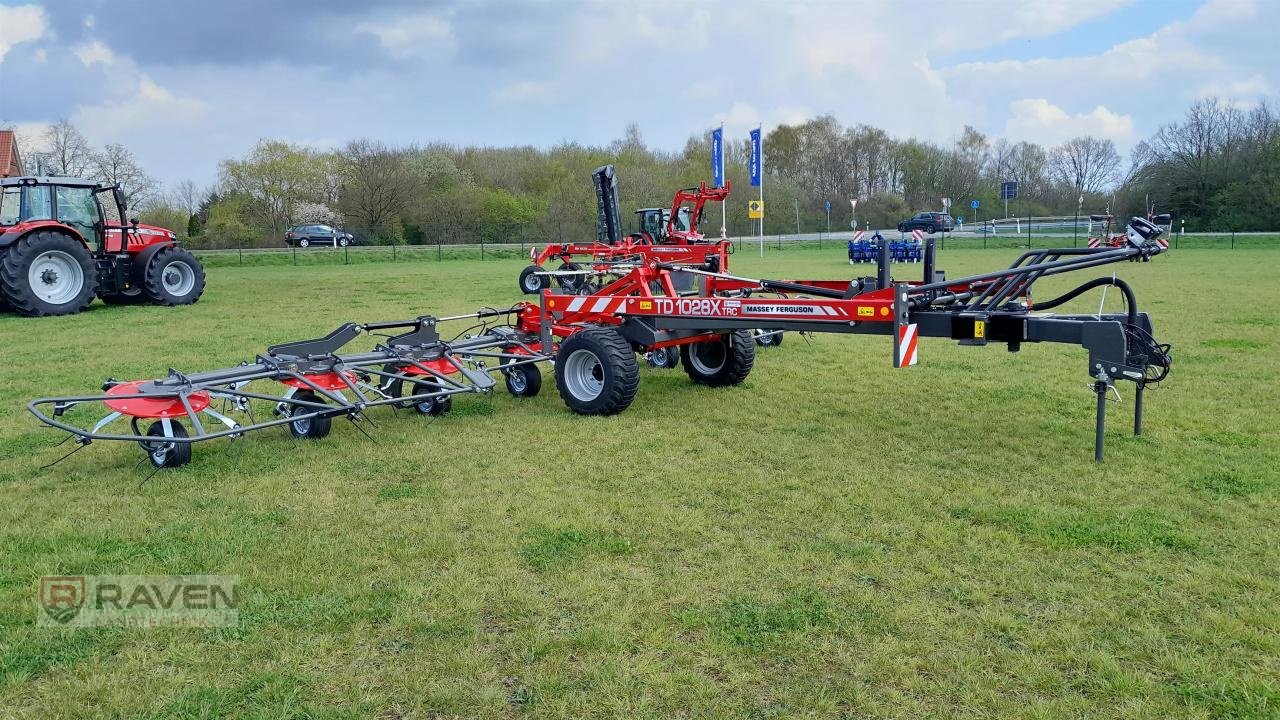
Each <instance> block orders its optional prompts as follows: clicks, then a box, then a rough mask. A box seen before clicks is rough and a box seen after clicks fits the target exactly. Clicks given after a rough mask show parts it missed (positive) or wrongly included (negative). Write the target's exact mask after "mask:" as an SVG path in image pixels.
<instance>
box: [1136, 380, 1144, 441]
mask: <svg viewBox="0 0 1280 720" xmlns="http://www.w3.org/2000/svg"><path fill="white" fill-rule="evenodd" d="M1146 387H1147V384H1146V383H1144V382H1141V381H1139V382H1138V390H1137V392H1136V393H1135V394H1134V395H1135V396H1134V399H1133V434H1134V436H1138V435H1141V434H1142V391H1143V390H1145V389H1146Z"/></svg>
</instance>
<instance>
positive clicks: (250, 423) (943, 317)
mask: <svg viewBox="0 0 1280 720" xmlns="http://www.w3.org/2000/svg"><path fill="white" fill-rule="evenodd" d="M615 225H616V223H615ZM1162 232H1163V231H1162V230H1161V229H1160V228H1158V227H1156V226H1155V225H1153V224H1152V223H1150V222H1148V221H1146V220H1143V219H1141V218H1134V219H1133V220H1132V222H1130V224H1129V226H1128V233H1127V238H1128V241H1127V244H1126V245H1125V246H1124V247H1121V248H1048V249H1039V250H1028V251H1026V252H1024V253H1023V254H1022V255H1021V256H1019V257H1018V259H1017V260H1016V261H1015V262H1014V263H1013V264H1012V265H1010V266H1009V267H1007V268H1004V269H1000V270H996V271H993V272H988V273H983V274H980V275H972V276H969V277H964V278H958V279H954V280H948V279H946V278H945V274H944V273H943V272H941V271H938V270H935V267H934V264H935V263H934V258H935V249H934V242H933V240H932V239H929V240H928V241H927V243H926V246H925V257H924V261H923V263H922V267H923V271H924V277H923V279H922V280H920V281H900V280H894V279H892V278H891V277H890V275H889V270H890V264H889V253H888V252H886V251H885V248H883V247H882V248H881V252H880V253H879V258H880V260H879V263H878V268H877V270H878V272H877V275H876V276H874V277H859V278H854V279H852V280H849V281H843V280H841V281H833V280H764V279H753V278H746V277H739V276H735V275H730V274H728V273H726V272H725V271H724V269H723V268H722V267H721V266H720V264H719V262H718V261H713V257H712V256H708V257H706V258H704V259H703V260H701V261H698V262H689V263H684V262H668V261H665V260H662V259H659V258H655V257H652V256H635V257H633V258H632V259H629V260H627V261H625V262H624V261H623V260H622V259H618V260H617V261H611V262H610V267H609V272H608V274H609V275H612V276H613V277H614V278H615V279H613V280H612V281H610V282H608V284H606V285H604V286H602V287H599V288H597V289H595V290H594V291H592V292H591V293H590V294H587V295H583V294H579V293H572V292H567V291H566V292H560V293H555V292H551V291H550V290H544V291H543V292H542V294H541V295H540V296H539V301H538V303H536V304H534V303H528V302H521V303H517V304H516V305H513V306H511V307H509V308H506V309H502V310H495V309H489V308H486V309H482V310H480V311H478V312H476V313H472V314H469V315H464V316H457V317H452V318H434V317H431V316H425V315H424V316H420V317H418V318H416V319H413V320H405V321H397V322H375V323H364V324H359V325H357V324H353V323H348V324H346V325H343V326H341V327H339V328H337V329H336V330H334V331H333V332H332V333H330V334H329V335H327V336H325V337H323V338H317V339H314V340H303V341H299V342H292V343H286V344H282V345H275V346H272V347H270V348H268V349H267V351H266V352H265V353H263V354H260V355H258V356H257V357H256V358H254V359H253V360H252V361H246V362H244V363H241V364H240V365H237V366H235V367H230V368H225V369H221V370H212V371H207V372H198V373H189V374H188V373H183V372H179V371H177V370H173V369H171V370H170V371H169V373H168V375H167V376H165V377H163V378H160V379H156V380H145V381H132V382H120V381H117V380H114V379H110V380H108V381H107V382H106V383H105V384H104V385H103V391H104V392H103V393H102V394H97V395H82V396H73V397H50V398H40V399H37V400H33V401H31V402H30V403H29V404H28V409H29V410H30V411H31V412H32V413H33V414H34V415H35V417H36V418H38V419H39V421H40V422H42V423H44V424H46V425H49V426H51V427H54V428H58V429H61V430H63V431H65V432H67V433H69V435H70V438H71V439H74V440H75V442H76V443H77V448H76V449H77V450H78V449H79V448H80V447H83V446H85V445H88V444H89V443H91V442H93V441H95V440H114V441H125V442H136V443H138V444H139V445H140V446H141V447H142V449H143V450H144V452H145V453H146V455H147V457H148V458H149V459H150V461H151V463H152V464H153V465H154V466H156V467H157V468H159V467H173V466H177V465H182V464H184V463H186V462H188V461H189V460H190V459H191V444H192V443H195V442H199V441H204V440H212V439H215V438H229V439H232V440H234V439H237V438H240V437H243V436H244V435H245V434H247V433H249V432H252V431H257V430H262V429H266V428H270V427H277V426H287V427H288V429H289V432H290V433H291V434H292V435H293V436H294V437H297V438H319V437H323V436H324V435H326V434H327V433H328V432H329V429H330V426H331V423H332V420H333V418H347V419H348V420H351V421H353V422H358V421H360V420H363V419H365V418H366V413H367V412H368V411H369V410H371V409H374V408H377V407H384V406H390V407H401V408H406V409H412V410H413V411H416V412H417V413H420V414H424V415H432V416H436V415H441V414H444V413H446V412H448V410H449V409H450V407H451V405H452V399H453V396H455V395H459V394H466V393H480V394H486V393H489V392H490V391H492V389H493V388H494V387H496V386H497V377H496V376H497V375H502V376H504V378H505V384H506V388H507V390H508V392H510V393H511V394H512V395H516V396H520V397H532V396H534V395H537V394H538V392H539V391H540V389H541V386H542V373H541V371H540V370H539V368H538V365H539V364H540V363H551V364H552V365H554V368H555V381H556V386H557V390H558V391H559V394H560V397H561V399H562V400H563V401H564V403H565V405H566V406H568V408H569V409H570V410H571V411H573V412H575V413H578V414H581V415H612V414H616V413H620V412H622V411H624V410H626V409H627V407H628V406H630V405H631V403H632V401H633V400H634V399H635V396H636V392H637V390H638V388H639V384H640V372H639V363H638V361H637V353H651V352H656V351H659V350H666V351H672V350H674V351H675V352H678V353H679V356H680V359H681V364H682V365H683V366H684V370H685V372H686V374H688V376H689V378H690V380H692V381H693V382H695V383H698V384H702V385H708V386H717V387H719V386H731V385H737V384H739V383H741V382H742V381H743V380H744V379H745V378H746V377H747V376H748V374H749V373H750V372H751V370H752V367H753V365H754V363H755V360H756V352H755V343H754V341H753V338H752V335H751V332H752V330H753V329H754V328H758V327H771V328H778V329H779V330H795V331H801V332H811V333H841V334H855V335H887V336H889V337H891V338H892V339H893V364H894V366H895V367H906V366H909V365H914V364H916V361H917V347H918V341H919V338H921V337H935V338H946V339H950V340H954V341H957V342H958V343H960V344H961V345H972V346H983V345H988V344H1002V345H1005V346H1006V347H1008V349H1009V350H1010V351H1017V350H1019V349H1021V348H1022V347H1023V345H1025V344H1027V343H1066V344H1072V345H1079V346H1081V347H1083V348H1084V349H1085V350H1086V351H1087V352H1088V365H1087V373H1088V375H1089V377H1090V378H1091V379H1092V381H1093V390H1094V393H1095V395H1096V398H1097V423H1096V434H1095V458H1096V459H1097V461H1099V462H1101V460H1102V449H1103V430H1104V422H1105V410H1106V401H1107V396H1108V394H1109V393H1114V392H1115V384H1116V383H1117V382H1119V381H1129V382H1132V383H1134V384H1135V386H1136V388H1137V391H1136V396H1135V410H1134V433H1135V434H1141V432H1142V402H1143V392H1144V390H1145V388H1146V386H1147V385H1151V384H1154V383H1158V382H1160V381H1162V380H1163V379H1164V378H1165V377H1166V376H1167V375H1168V372H1169V368H1170V366H1171V364H1172V357H1171V354H1170V348H1169V346H1168V345H1164V344H1160V343H1158V342H1157V341H1156V340H1155V338H1154V337H1153V328H1152V324H1151V321H1150V319H1149V317H1148V316H1147V314H1146V313H1143V312H1139V311H1138V306H1137V300H1136V297H1135V296H1134V293H1133V290H1132V289H1131V288H1130V287H1129V285H1128V284H1127V283H1125V282H1124V281H1123V280H1119V279H1117V278H1115V277H1114V275H1112V276H1109V277H1100V278H1097V279H1094V280H1090V281H1088V282H1085V283H1083V284H1081V285H1079V286H1077V287H1076V288H1074V289H1073V290H1071V291H1069V292H1067V293H1065V294H1063V295H1060V296H1058V297H1056V298H1052V299H1049V300H1043V301H1038V302H1036V303H1034V305H1033V303H1032V301H1031V289H1032V286H1033V285H1034V284H1035V283H1036V282H1037V281H1039V280H1040V279H1042V278H1045V277H1051V276H1054V275H1060V274H1062V273H1066V272H1073V271H1078V270H1083V269H1087V268H1092V267H1098V266H1103V265H1108V264H1112V263H1118V262H1146V261H1149V260H1150V259H1151V258H1152V257H1154V256H1156V255H1158V254H1160V253H1161V252H1164V250H1165V246H1164V245H1163V244H1162V243H1160V242H1159V241H1160V239H1161V235H1162ZM689 277H693V278H696V279H697V283H696V287H694V288H691V289H689V290H683V289H681V287H680V283H679V280H680V279H681V278H689ZM1104 286H1114V287H1116V288H1118V289H1119V290H1120V291H1121V292H1122V293H1123V295H1124V298H1125V304H1126V309H1125V312H1123V313H1108V314H1102V313H1099V314H1089V315H1072V314H1066V315H1057V314H1053V313H1049V312H1043V311H1047V310H1052V309H1053V308H1055V307H1058V306H1060V305H1063V304H1065V303H1067V302H1068V301H1070V300H1072V299H1074V298H1076V297H1078V296H1080V295H1081V294H1083V293H1085V292H1088V291H1090V290H1093V289H1095V288H1100V287H1104ZM499 318H505V319H506V322H505V323H501V324H496V325H495V324H491V323H493V322H496V321H497V319H499ZM447 321H466V322H468V323H470V324H471V325H470V327H469V328H468V329H467V330H464V331H463V332H462V333H458V334H457V335H455V336H454V337H453V339H444V338H443V337H442V336H441V335H440V333H439V330H438V327H439V324H440V323H444V322H447ZM389 329H400V330H402V331H403V332H400V333H399V334H397V335H393V336H390V337H387V336H385V335H382V332H383V331H385V330H389ZM362 335H369V336H376V337H380V338H382V339H380V340H377V341H376V342H375V344H374V346H373V347H372V348H371V349H368V350H364V351H359V350H357V351H355V352H343V351H344V350H346V348H347V347H348V346H349V345H350V344H351V343H352V342H354V341H355V340H356V339H357V338H359V337H361V336H362ZM80 408H99V409H100V410H99V412H100V411H101V409H105V410H106V411H107V412H106V414H105V415H101V416H97V415H96V414H95V415H94V416H88V417H87V416H85V414H84V413H83V412H82V411H81V410H80ZM260 415H261V419H259V416H260ZM941 421H943V422H945V419H944V420H941ZM123 423H127V430H126V429H124V428H120V427H119V426H120V425H121V424H123ZM140 423H146V424H147V427H145V428H143V427H142V426H141V424H140ZM205 423H211V428H210V427H206V425H205ZM72 452H75V450H73V451H72ZM69 454H70V453H69Z"/></svg>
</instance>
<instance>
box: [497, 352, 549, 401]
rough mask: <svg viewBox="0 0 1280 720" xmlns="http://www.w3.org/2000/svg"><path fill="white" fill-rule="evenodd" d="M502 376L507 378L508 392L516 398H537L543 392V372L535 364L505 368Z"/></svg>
mask: <svg viewBox="0 0 1280 720" xmlns="http://www.w3.org/2000/svg"><path fill="white" fill-rule="evenodd" d="M507 362H508V363H510V362H515V361H514V360H508V361H507ZM502 374H503V375H506V376H507V392H509V393H511V394H512V395H513V396H514V397H537V396H538V393H539V392H541V391H542V371H541V370H539V369H538V366H537V365H536V364H534V363H527V364H525V365H514V366H512V367H508V368H503V369H502Z"/></svg>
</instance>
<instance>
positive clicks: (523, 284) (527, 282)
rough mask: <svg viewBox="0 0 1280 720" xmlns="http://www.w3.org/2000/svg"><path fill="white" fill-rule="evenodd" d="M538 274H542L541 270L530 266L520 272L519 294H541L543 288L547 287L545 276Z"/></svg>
mask: <svg viewBox="0 0 1280 720" xmlns="http://www.w3.org/2000/svg"><path fill="white" fill-rule="evenodd" d="M540 272H542V268H540V267H538V266H537V265H530V266H529V267H527V268H525V269H523V270H521V271H520V292H523V293H524V294H525V295H537V294H538V293H540V292H542V290H543V288H545V287H547V278H546V276H545V275H538V273H540Z"/></svg>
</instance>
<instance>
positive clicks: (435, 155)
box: [24, 99, 1280, 247]
mask: <svg viewBox="0 0 1280 720" xmlns="http://www.w3.org/2000/svg"><path fill="white" fill-rule="evenodd" d="M710 134H711V131H710V130H709V129H708V130H706V131H705V132H703V133H701V134H698V135H695V136H692V137H690V138H689V139H688V141H687V142H686V143H685V146H684V148H683V149H682V150H680V151H677V152H666V151H662V150H657V149H653V148H650V147H648V146H647V145H646V143H645V142H644V139H643V137H642V135H641V133H640V130H639V128H638V127H637V126H636V125H635V124H632V125H630V126H628V127H627V128H626V131H625V133H624V136H623V137H622V138H620V139H618V140H616V141H614V142H612V143H610V144H609V145H608V146H605V147H592V146H585V145H579V144H575V143H567V144H563V145H559V146H556V147H552V148H549V149H539V148H535V147H530V146H517V147H474V146H467V147H463V146H457V145H451V144H447V143H429V144H424V145H412V146H401V147H396V146H391V145H387V144H385V143H383V142H380V141H378V140H373V139H356V140H352V141H350V142H348V143H347V144H345V145H344V146H342V147H340V148H336V149H333V150H316V149H313V148H308V147H304V146H300V145H296V144H292V143H288V142H285V141H282V140H272V139H264V140H261V141H259V142H258V143H257V144H256V145H255V146H254V147H253V148H252V149H251V150H250V151H249V152H248V153H247V154H246V155H245V156H244V157H241V158H235V159H228V160H225V161H223V162H222V163H221V165H220V167H219V173H218V180H217V183H216V184H215V185H214V186H212V187H201V186H199V185H197V184H196V183H193V182H190V181H187V182H182V183H178V184H177V185H175V186H173V187H172V188H169V189H168V191H162V190H161V188H160V187H159V185H158V183H156V182H155V181H154V180H153V179H152V178H151V177H150V176H149V175H147V173H145V172H143V171H142V169H141V168H139V167H138V165H137V163H136V162H135V161H134V159H133V156H132V155H131V154H130V153H129V151H128V150H127V149H125V148H124V147H122V146H120V145H107V146H106V147H105V148H102V149H101V150H95V149H93V148H91V147H90V146H89V144H88V143H87V142H85V140H84V137H83V136H82V135H81V134H80V133H79V131H78V130H76V128H75V127H74V126H72V125H71V124H70V123H68V122H66V121H63V122H60V123H57V124H55V125H54V126H52V127H51V128H50V129H49V131H48V132H47V133H46V136H45V137H44V138H43V141H44V142H43V145H42V146H41V148H40V149H39V150H30V151H29V154H28V155H25V156H24V157H27V158H28V162H30V160H31V159H32V158H35V159H38V161H39V162H40V164H41V166H42V168H43V170H44V172H45V173H46V174H68V175H80V176H90V177H95V178H98V179H101V180H104V181H107V182H118V183H120V184H121V185H122V187H124V189H125V193H126V196H127V197H128V198H129V200H130V204H131V207H135V208H137V209H138V211H139V213H140V215H141V217H143V218H144V219H145V220H146V221H147V222H153V223H155V224H158V225H163V226H166V227H170V228H173V229H174V230H176V231H178V232H179V233H180V234H182V235H184V236H186V237H187V238H188V240H189V241H191V242H194V243H197V244H198V243H208V244H211V245H216V246H221V247H228V246H229V247H235V246H241V247H245V246H253V245H279V244H280V243H281V242H282V238H283V234H284V232H285V230H286V229H287V228H289V227H291V226H294V225H298V224H306V223H325V224H331V225H335V226H339V227H343V228H345V229H346V230H347V231H349V232H353V233H355V234H356V235H357V237H359V238H361V239H362V240H364V241H366V242H371V243H379V244H401V243H407V244H422V243H427V244H434V243H437V242H440V243H459V242H469V243H474V242H487V243H497V242H518V241H524V242H528V243H540V242H547V241H550V240H579V241H580V240H585V239H589V238H590V237H591V236H592V235H593V233H594V227H595V214H596V209H595V197H594V192H593V187H592V184H591V180H590V173H591V171H592V170H593V169H594V168H596V167H598V166H600V165H603V164H606V163H613V164H615V165H617V166H618V172H619V179H620V182H619V195H620V200H621V202H622V207H623V208H624V223H625V222H626V221H627V220H630V217H629V213H627V212H626V209H629V208H641V207H654V206H664V205H667V204H669V203H670V201H671V197H672V194H673V193H674V191H675V190H676V189H677V188H681V187H691V186H695V185H697V184H698V182H700V181H704V180H708V179H709V176H710V167H709V165H710V160H709V148H710ZM764 149H765V163H764V169H765V174H766V177H765V199H766V206H767V209H768V212H767V217H766V220H765V230H766V232H785V233H789V232H794V231H796V229H797V228H799V230H801V231H804V232H813V231H819V230H824V229H826V227H827V215H826V212H825V207H826V203H828V202H830V203H831V207H832V212H831V220H830V222H831V228H832V229H833V230H837V229H846V228H848V227H849V221H850V215H849V207H850V206H849V200H850V199H855V198H856V199H858V201H859V202H858V207H857V221H858V224H859V226H865V225H869V226H871V227H892V226H894V225H896V224H897V223H898V222H899V221H900V220H902V219H903V218H905V217H907V216H909V215H911V214H912V213H915V212H919V211H923V210H941V209H942V198H943V197H949V198H952V200H953V214H955V215H961V216H964V218H965V221H966V222H967V223H970V224H971V223H973V222H974V221H975V220H985V219H990V218H992V217H1003V216H1004V214H1005V210H1004V203H1003V201H1002V200H1001V199H1000V197H999V187H1000V184H1001V183H1002V182H1006V181H1017V182H1018V183H1019V196H1018V198H1017V199H1016V200H1014V201H1012V203H1011V204H1010V207H1009V212H1010V213H1012V214H1014V215H1016V216H1020V217H1027V216H1043V215H1072V214H1074V213H1076V212H1077V211H1079V212H1082V213H1083V214H1091V213H1101V212H1104V211H1111V212H1113V213H1114V214H1115V215H1116V216H1117V217H1127V216H1129V215H1143V214H1146V213H1149V212H1158V213H1165V212H1168V213H1172V214H1174V215H1175V217H1176V218H1178V219H1181V220H1185V221H1186V223H1187V227H1188V229H1194V230H1274V229H1280V118H1278V117H1277V115H1276V113H1275V111H1274V110H1273V109H1272V108H1271V106H1270V105H1268V104H1267V103H1261V104H1258V105H1256V106H1254V107H1252V108H1240V107H1238V106H1235V105H1231V104H1228V103H1225V102H1223V101H1220V100H1217V99H1208V100H1203V101H1200V102H1197V103H1195V104H1194V105H1192V106H1191V107H1190V108H1189V109H1188V111H1187V113H1186V116H1185V117H1184V118H1183V119H1182V120H1180V121H1178V122H1174V123H1171V124H1169V125H1166V126H1164V127H1162V128H1161V129H1160V130H1159V131H1158V132H1157V133H1155V134H1154V135H1153V136H1152V137H1151V138H1149V139H1147V140H1145V141H1144V142H1141V143H1139V144H1138V145H1137V146H1136V147H1135V148H1134V150H1133V152H1132V154H1131V158H1130V163H1129V165H1128V166H1127V167H1126V166H1124V165H1123V163H1122V161H1121V158H1120V155H1119V153H1118V152H1117V150H1116V147H1115V145H1114V144H1113V143H1112V142H1111V141H1110V140H1106V139H1099V138H1094V137H1078V138H1074V139H1071V140H1069V141H1067V142H1064V143H1062V144H1060V145H1057V146H1052V147H1045V146H1042V145H1038V144H1036V143H1030V142H1010V141H1008V140H1006V139H1004V138H990V137H988V136H986V135H984V134H982V133H981V132H978V131H977V130H975V129H974V128H972V127H966V128H965V129H964V131H963V132H962V133H961V134H960V136H959V137H958V138H956V139H955V140H954V141H953V142H950V143H948V144H938V143H933V142H928V141H924V140H919V139H915V138H910V139H905V140H903V139H896V138H894V137H892V136H890V135H889V134H888V133H887V132H885V131H884V130H881V129H879V128H874V127H870V126H867V125H855V126H848V127H846V126H842V125H841V123H840V122H839V121H838V120H837V119H836V118H834V117H832V116H829V115H828V116H821V117H817V118H813V119H811V120H808V121H806V122H804V123H801V124H797V125H781V126H779V127H777V128H775V129H773V130H772V131H771V132H769V133H768V134H767V135H766V137H765V139H764ZM749 152H750V147H749V143H748V142H747V141H746V140H745V139H743V140H741V141H737V142H727V143H726V146H725V163H726V176H727V177H728V178H729V180H730V181H731V182H732V184H733V187H734V191H733V195H732V196H731V200H730V202H729V203H727V205H726V208H725V210H726V212H725V221H726V226H727V228H728V232H729V234H730V235H743V234H751V233H753V232H755V229H756V228H755V225H754V222H755V221H751V220H748V218H747V209H746V201H747V200H748V199H750V198H752V197H754V195H755V190H754V188H751V187H750V186H749V181H748V169H747V162H748V155H749ZM972 200H978V201H979V203H980V205H981V209H980V210H979V211H978V216H977V217H976V218H975V217H974V213H973V211H971V210H970V202H971V201H972ZM719 223H720V218H719V211H718V209H717V208H714V207H712V208H710V209H709V211H708V215H707V217H706V218H705V221H704V226H703V227H704V232H706V233H707V234H709V235H714V234H718V232H719Z"/></svg>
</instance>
